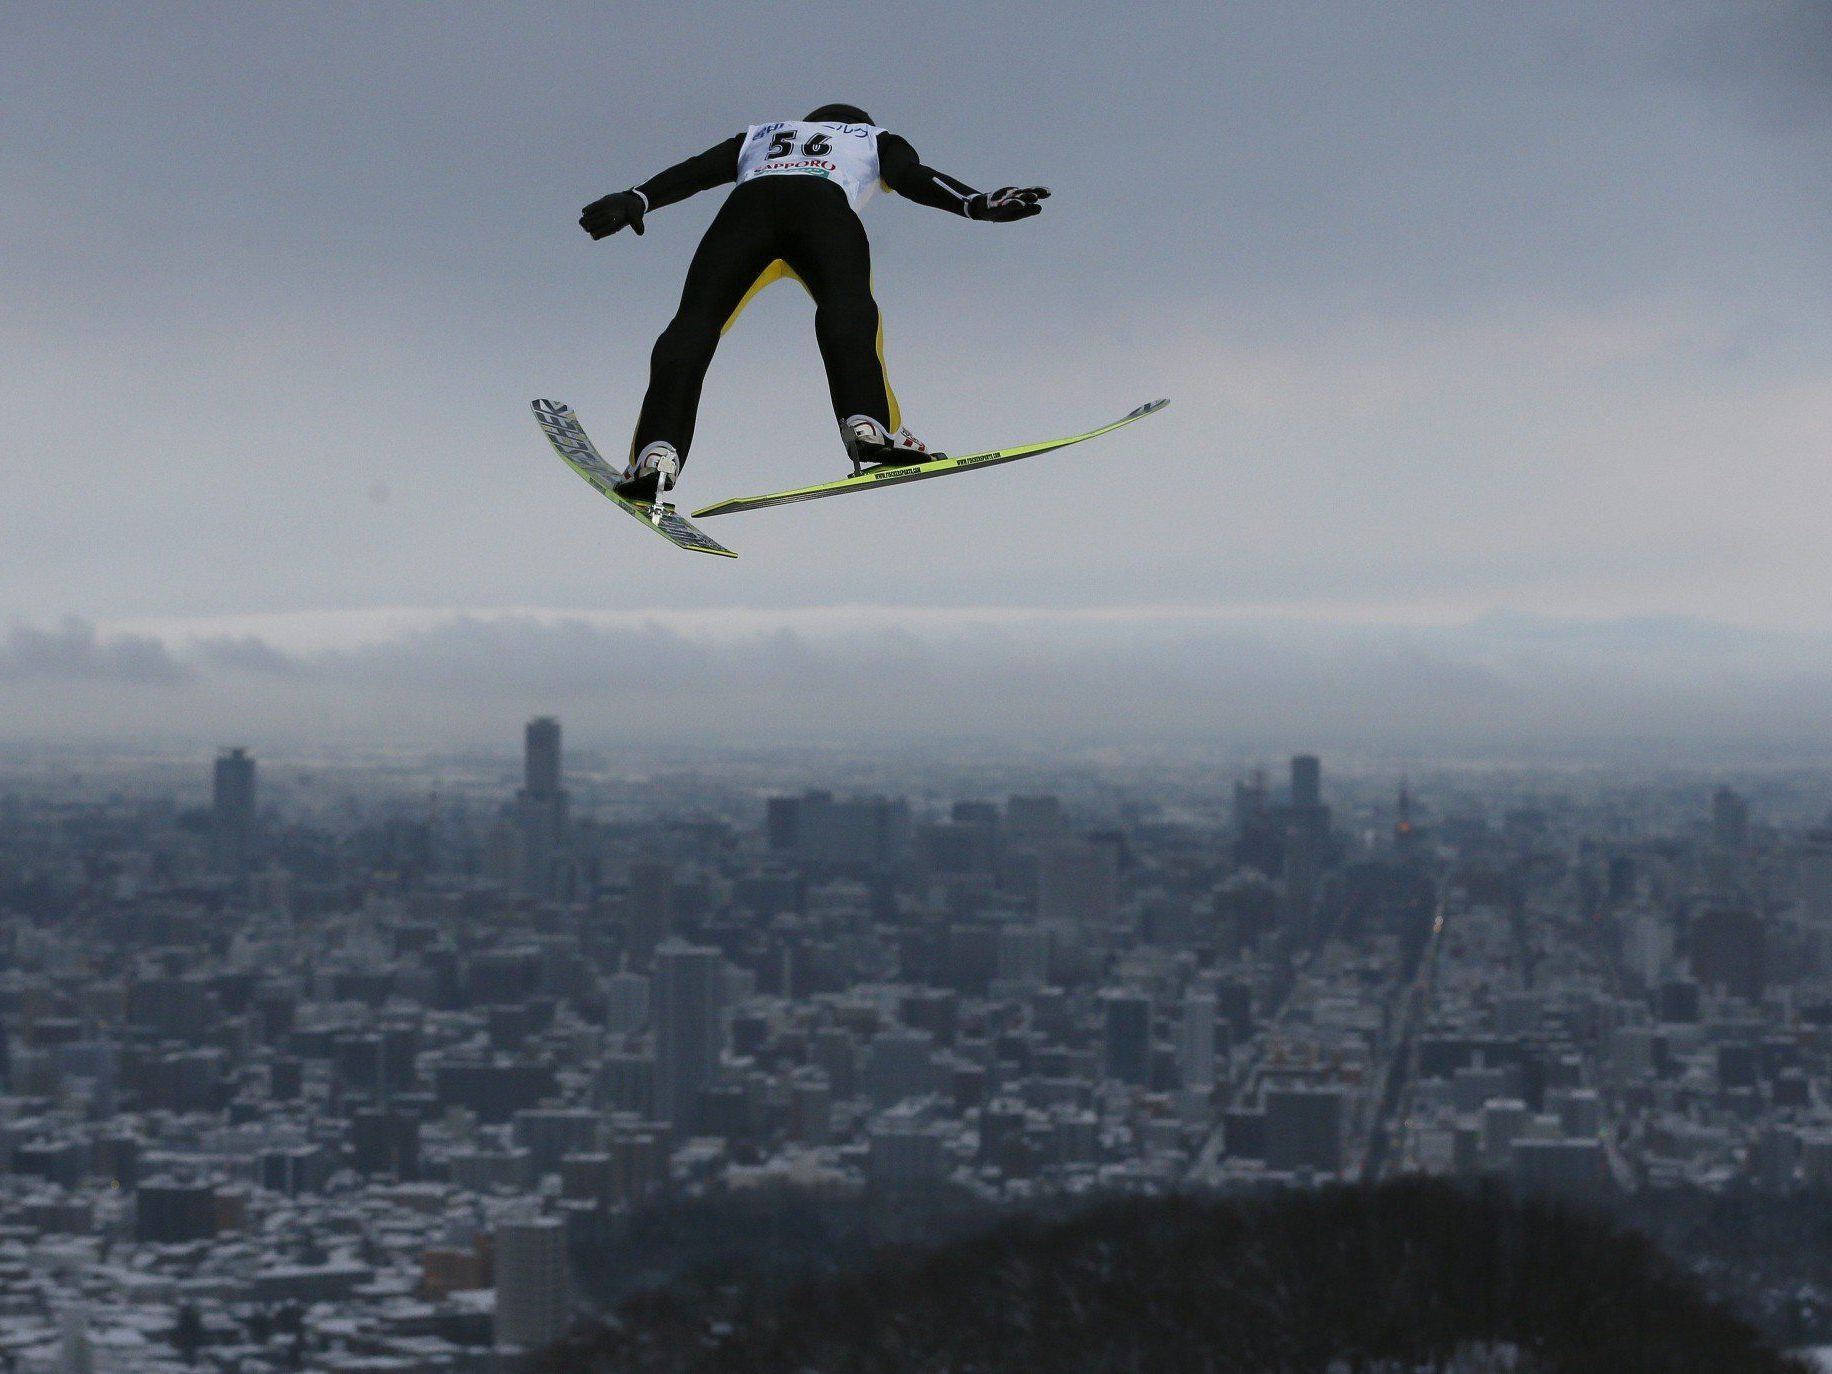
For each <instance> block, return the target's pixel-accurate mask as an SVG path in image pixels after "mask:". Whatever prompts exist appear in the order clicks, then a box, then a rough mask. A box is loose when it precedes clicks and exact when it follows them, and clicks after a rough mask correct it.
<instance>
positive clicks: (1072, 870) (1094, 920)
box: [1037, 840, 1119, 928]
mask: <svg viewBox="0 0 1832 1374" xmlns="http://www.w3.org/2000/svg"><path fill="white" fill-rule="evenodd" d="M1118 905H1119V855H1118V853H1117V852H1116V851H1115V849H1114V847H1113V846H1112V845H1110V844H1092V843H1089V842H1088V841H1086V840H1062V841H1058V842H1056V843H1053V844H1050V845H1048V846H1046V847H1045V848H1044V851H1043V855H1042V859H1041V862H1040V863H1039V865H1038V869H1037V914H1038V915H1039V916H1040V917H1042V918H1043V919H1044V920H1045V921H1048V922H1052V923H1056V924H1060V925H1068V926H1075V927H1078V928H1087V927H1100V926H1105V925H1107V924H1108V923H1109V922H1111V921H1112V919H1113V913H1114V910H1115V908H1116V907H1117V906H1118Z"/></svg>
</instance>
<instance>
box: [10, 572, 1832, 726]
mask: <svg viewBox="0 0 1832 1374" xmlns="http://www.w3.org/2000/svg"><path fill="white" fill-rule="evenodd" d="M909 624H910V617H909V616H908V615H907V614H906V613H904V612H903V611H901V610H886V609H884V608H852V610H851V611H850V612H849V613H848V614H847V615H844V616H840V617H827V618H824V619H822V620H814V619H810V618H806V617H803V618H800V619H799V622H798V618H796V617H786V618H783V619H781V620H779V621H775V622H772V621H771V619H770V618H769V617H762V618H759V617H756V616H755V615H754V614H746V615H743V616H737V615H733V616H728V617H725V618H724V619H723V620H713V619H710V618H709V619H707V620H704V621H702V622H701V623H700V624H699V625H698V626H696V627H694V628H691V629H689V630H686V631H683V630H681V629H677V628H671V627H670V626H669V624H668V623H667V620H666V618H665V617H662V616H654V617H650V618H648V619H646V620H645V619H643V618H641V617H637V616H628V615H616V616H607V617H600V618H598V619H596V620H593V619H590V618H586V617H582V616H579V615H577V614H573V613H564V612H545V613H537V612H530V611H522V612H515V613H509V614H504V615H493V616H479V615H470V614H454V615H424V614H423V615H417V616H403V617H401V619H400V624H399V627H398V628H396V629H393V630H390V631H386V632H383V633H380V634H377V635H375V636H372V637H367V638H362V639H359V640H356V641H353V642H349V643H345V644H341V645H332V644H326V643H322V642H319V643H316V644H314V643H313V637H312V636H311V635H309V634H308V635H306V636H304V637H302V639H301V647H298V648H289V647H286V646H284V645H280V644H275V643H273V642H271V641H270V640H269V639H266V638H263V637H261V636H259V635H253V634H231V635H224V634H216V633H211V632H209V631H208V630H205V631H204V632H202V633H197V634H191V635H189V636H184V635H181V634H178V633H172V634H170V635H169V636H161V635H154V634H145V633H138V632H132V631H124V630H104V629H98V628H97V627H96V626H94V625H91V624H88V623H86V622H82V621H77V620H70V621H66V622H64V623H62V624H60V625H55V626H49V627H29V626H20V625H16V626H14V627H13V628H12V629H11V631H10V632H8V634H7V635H6V637H5V638H4V640H0V719H4V721H5V729H4V731H3V732H0V742H4V743H9V744H20V743H26V742H30V741H34V740H69V741H72V742H81V741H87V742H93V743H117V744H120V743H129V742H131V741H133V740H135V739H138V738H146V739H149V740H156V741H163V742H173V743H185V744H194V745H201V744H208V743H210V742H211V741H217V740H222V739H229V738H238V739H240V738H258V739H262V740H267V741H271V742H273V743H275V744H285V745H288V746H309V745H313V744H321V743H328V744H334V745H335V744H343V745H350V746H358V747H378V746H384V745H400V746H426V747H456V746H464V745H469V744H474V743H478V742H488V741H490V740H493V739H495V740H499V741H500V740H503V739H507V738H509V737H510V735H511V734H512V733H513V728H514V725H515V723H516V722H518V721H519V720H521V719H523V718H524V717H526V716H530V715H534V714H539V713H557V714H560V715H561V716H562V717H563V718H564V719H565V720H566V723H567V728H568V731H569V736H570V737H571V738H573V739H575V740H579V741H582V742H586V743H606V744H608V743H614V742H616V741H618V740H619V739H632V738H633V739H636V740H638V741H641V742H657V743H671V742H672V743H683V744H684V743H689V742H698V743H703V744H708V745H714V746H734V745H735V746H752V745H757V746H778V745H795V744H810V743H820V742H825V743H842V744H847V745H871V744H874V743H877V744H883V745H886V746H894V745H903V744H909V743H916V742H921V741H923V740H938V741H948V742H958V743H969V744H970V743H973V742H975V741H985V742H988V743H993V742H997V743H1000V744H1008V745H1013V746H1017V747H1024V748H1030V747H1050V746H1074V747H1086V746H1115V747H1122V748H1126V747H1132V748H1143V747H1149V746H1153V745H1167V744H1168V745H1171V746H1174V747H1186V746H1187V747H1194V748H1198V749H1201V750H1203V751H1205V752H1206V753H1213V754H1221V755H1226V754H1229V753H1233V752H1237V751H1244V752H1251V751H1255V750H1271V751H1279V750H1288V749H1292V748H1298V747H1307V746H1317V747H1322V746H1335V747H1365V746H1368V745H1370V744H1372V745H1376V746H1381V747H1386V748H1389V749H1396V750H1402V751H1403V750H1427V751H1428V750H1438V749H1445V750H1480V751H1485V752H1493V753H1498V754H1504V755H1505V754H1518V755H1522V756H1526V755H1535V754H1543V753H1547V752H1552V753H1557V752H1560V751H1563V750H1567V749H1572V750H1582V749H1586V748H1590V749H1595V748H1598V747H1606V748H1619V749H1622V750H1625V751H1629V752H1634V753H1640V754H1643V755H1651V756H1654V757H1672V758H1674V759H1675V760H1678V759H1681V758H1684V759H1687V760H1693V759H1696V758H1698V757H1701V756H1703V755H1710V754H1714V753H1718V754H1722V753H1732V754H1734V753H1737V752H1738V751H1745V752H1756V753H1763V754H1772V753H1774V752H1775V751H1777V750H1788V749H1790V748H1791V747H1792V746H1793V744H1794V742H1796V741H1800V740H1808V739H1811V738H1813V737H1814V734H1815V732H1816V731H1817V730H1818V729H1819V723H1820V721H1821V719H1822V716H1823V707H1824V702H1825V700H1826V699H1827V697H1828V695H1829V694H1832V643H1828V641H1827V640H1826V639H1824V638H1815V637H1786V636H1780V635H1776V634H1772V633H1765V632H1754V631H1747V630H1741V629H1736V628H1732V627H1725V626H1714V625H1711V624H1708V623H1704V622H1694V621H1675V620H1650V621H1613V622H1591V623H1577V622H1556V621H1542V620H1533V619H1527V618H1520V617H1507V616H1496V617H1489V618H1486V619H1483V620H1479V621H1474V622H1468V623H1464V624H1461V625H1455V626H1427V625H1415V626H1393V625H1384V626H1349V625H1343V624H1340V623H1329V622H1316V623H1309V624H1305V623H1301V622H1294V621H1269V620H1264V619H1248V620H1223V619H1216V618H1213V617H1210V618H1200V617H1190V616H1187V615H1181V614H1177V613H1175V612H1164V613H1161V614H1158V615H1155V616H1142V617H1140V618H1138V619H1133V620H1116V619H1113V618H1110V617H1102V616H1087V615H1072V614H1071V615H1064V614H1059V613H1049V612H1036V613H1030V614H1024V613H1017V614H1011V615H1007V616H1002V617H999V618H997V619H985V620H982V621H980V622H978V623H971V622H960V621H956V620H951V619H945V618H941V617H935V618H934V619H933V623H931V624H930V625H928V626H925V627H922V628H918V629H915V630H912V629H910V628H908V626H909Z"/></svg>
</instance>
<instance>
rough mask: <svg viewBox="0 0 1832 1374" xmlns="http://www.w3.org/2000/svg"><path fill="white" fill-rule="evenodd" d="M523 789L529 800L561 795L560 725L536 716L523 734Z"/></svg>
mask: <svg viewBox="0 0 1832 1374" xmlns="http://www.w3.org/2000/svg"><path fill="white" fill-rule="evenodd" d="M522 786H523V787H525V788H526V789H527V791H528V795H529V796H531V797H557V796H558V795H559V794H560V722H559V721H557V720H555V719H554V718H553V717H552V716H537V717H536V718H535V719H533V720H531V721H529V722H528V724H527V727H526V728H525V729H524V730H523V731H522Z"/></svg>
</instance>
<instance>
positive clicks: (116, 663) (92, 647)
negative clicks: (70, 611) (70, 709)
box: [0, 616, 190, 687]
mask: <svg viewBox="0 0 1832 1374" xmlns="http://www.w3.org/2000/svg"><path fill="white" fill-rule="evenodd" d="M189 676H190V671H189V670H188V669H187V668H186V666H185V665H184V664H182V663H180V662H179V661H178V660H177V659H176V658H174V657H173V656H172V654H171V652H170V651H169V650H168V649H167V648H166V646H165V645H164V643H162V642H161V641H160V640H158V639H154V638H151V637H149V636H146V635H135V634H117V635H112V636H109V637H108V638H106V639H104V638H102V637H101V636H99V635H98V634H97V633H96V629H95V626H93V625H91V624H89V623H87V622H86V621H83V620H79V619H77V618H76V617H75V616H69V617H66V618H65V619H63V620H62V621H60V622H59V623H58V624H57V625H55V626H53V627H51V628H50V629H40V628H38V627H36V626H32V625H24V624H15V625H12V626H9V627H8V629H7V632H6V638H5V640H4V641H0V683H7V682H27V681H43V682H52V683H73V682H112V683H127V684H135V685H142V686H160V687H164V686H170V685H171V684H173V683H177V682H182V681H184V680H185V679H186V678H188V677H189Z"/></svg>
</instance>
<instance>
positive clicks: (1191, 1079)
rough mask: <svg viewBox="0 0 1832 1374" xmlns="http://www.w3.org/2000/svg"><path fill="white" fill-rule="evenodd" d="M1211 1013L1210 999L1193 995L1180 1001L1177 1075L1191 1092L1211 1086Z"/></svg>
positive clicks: (1213, 1072) (1213, 1041)
mask: <svg viewBox="0 0 1832 1374" xmlns="http://www.w3.org/2000/svg"><path fill="white" fill-rule="evenodd" d="M1215 1014H1216V1013H1215V999H1214V998H1213V997H1209V996H1204V995H1202V994H1199V993H1193V994H1191V995H1190V996H1188V997H1186V998H1184V999H1183V1008H1182V1012H1181V1014H1180V1016H1179V1017H1178V1020H1177V1073H1178V1076H1179V1077H1180V1078H1181V1079H1182V1080H1183V1086H1184V1087H1185V1088H1188V1089H1190V1090H1191V1091H1193V1092H1206V1091H1208V1090H1209V1089H1210V1088H1212V1087H1214V1086H1215Z"/></svg>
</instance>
